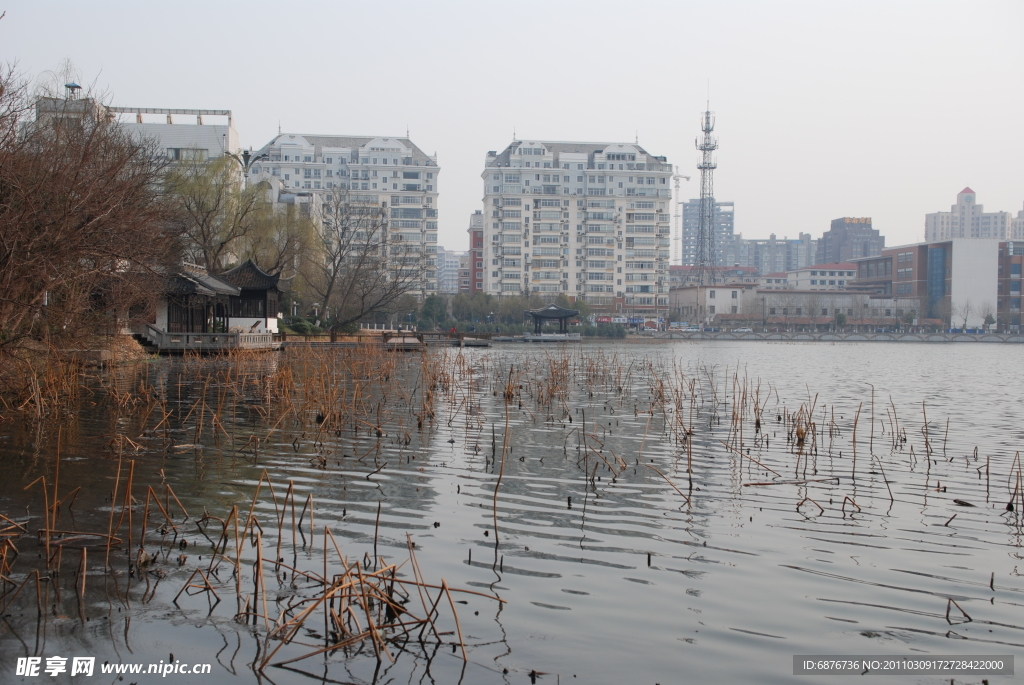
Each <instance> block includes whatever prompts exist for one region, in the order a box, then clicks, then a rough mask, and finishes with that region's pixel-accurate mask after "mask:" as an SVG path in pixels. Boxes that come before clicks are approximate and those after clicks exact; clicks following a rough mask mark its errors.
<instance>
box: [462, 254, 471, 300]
mask: <svg viewBox="0 0 1024 685" xmlns="http://www.w3.org/2000/svg"><path fill="white" fill-rule="evenodd" d="M472 263H473V253H472V251H470V252H464V253H462V254H461V255H460V256H459V292H460V293H465V294H467V295H468V294H470V293H472V292H473V286H472V281H471V280H470V279H471V278H472V276H473V274H472V271H473V269H472V267H471V264H472Z"/></svg>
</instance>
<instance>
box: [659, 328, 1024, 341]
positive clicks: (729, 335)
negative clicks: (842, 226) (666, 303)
mask: <svg viewBox="0 0 1024 685" xmlns="http://www.w3.org/2000/svg"><path fill="white" fill-rule="evenodd" d="M654 337H655V338H656V339H660V340H806V341H812V342H918V343H920V342H928V343H950V342H981V343H1024V334H1020V333H832V332H826V333H782V332H776V333H757V332H754V333H733V332H731V331H721V332H718V333H710V332H704V331H701V332H699V333H698V332H694V333H686V332H683V331H662V332H660V333H656V334H655V335H654Z"/></svg>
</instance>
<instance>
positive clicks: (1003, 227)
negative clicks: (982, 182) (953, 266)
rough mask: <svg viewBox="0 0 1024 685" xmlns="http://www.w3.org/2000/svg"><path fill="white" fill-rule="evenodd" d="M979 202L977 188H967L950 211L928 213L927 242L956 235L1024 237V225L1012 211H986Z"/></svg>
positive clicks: (959, 236)
mask: <svg viewBox="0 0 1024 685" xmlns="http://www.w3.org/2000/svg"><path fill="white" fill-rule="evenodd" d="M976 202H977V197H976V195H975V193H974V191H973V190H971V189H970V188H964V189H963V190H961V191H960V192H959V193H958V194H957V196H956V204H955V205H952V206H951V207H950V211H948V212H934V213H932V214H925V218H924V239H925V242H928V243H940V242H945V241H947V240H953V239H954V238H989V239H991V238H998V239H1000V240H1021V239H1024V226H1017V223H1018V222H1014V221H1013V219H1012V217H1011V216H1010V213H1009V212H986V211H984V206H983V205H979V204H976ZM1015 227H1016V228H1017V231H1015V230H1014V228H1015ZM1018 231H1020V234H1019V235H1017V232H1018Z"/></svg>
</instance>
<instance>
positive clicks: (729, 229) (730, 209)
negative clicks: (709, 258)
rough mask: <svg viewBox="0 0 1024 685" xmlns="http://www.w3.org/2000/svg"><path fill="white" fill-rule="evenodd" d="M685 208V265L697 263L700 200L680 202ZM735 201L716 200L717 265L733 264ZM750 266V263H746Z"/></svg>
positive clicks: (714, 223) (714, 224) (714, 220)
mask: <svg viewBox="0 0 1024 685" xmlns="http://www.w3.org/2000/svg"><path fill="white" fill-rule="evenodd" d="M679 204H680V205H682V208H683V258H682V259H683V265H684V266H687V265H692V264H696V263H697V242H698V241H697V237H698V234H699V232H700V200H699V199H698V200H690V201H689V202H680V203H679ZM734 210H735V203H733V202H715V215H714V219H713V226H714V231H715V265H718V266H732V265H733V263H734V260H730V254H733V255H734V253H730V246H731V244H732V242H733V237H734V236H733V231H734V230H735V227H736V219H735V211H734ZM744 266H749V265H744Z"/></svg>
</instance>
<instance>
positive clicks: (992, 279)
mask: <svg viewBox="0 0 1024 685" xmlns="http://www.w3.org/2000/svg"><path fill="white" fill-rule="evenodd" d="M998 291H999V241H998V240H984V239H969V238H957V239H954V240H953V274H952V284H951V297H952V300H951V301H952V305H953V307H952V312H953V322H952V323H953V326H954V327H958V326H961V325H963V322H964V309H965V308H967V309H968V310H969V314H968V316H967V327H968V328H978V327H980V326H981V325H982V324H983V323H984V321H985V312H986V311H989V310H990V311H991V313H992V314H993V315H995V311H996V298H997V296H998Z"/></svg>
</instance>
